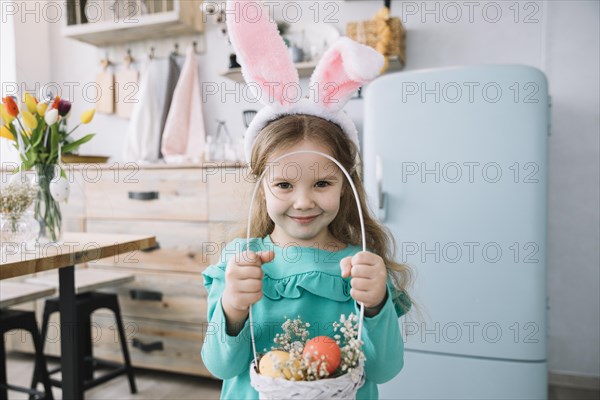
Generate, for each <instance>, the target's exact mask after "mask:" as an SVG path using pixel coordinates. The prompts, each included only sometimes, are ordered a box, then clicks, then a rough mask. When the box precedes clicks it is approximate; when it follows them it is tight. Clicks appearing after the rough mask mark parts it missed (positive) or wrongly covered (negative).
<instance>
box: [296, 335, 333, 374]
mask: <svg viewBox="0 0 600 400" xmlns="http://www.w3.org/2000/svg"><path fill="white" fill-rule="evenodd" d="M302 356H303V357H307V356H310V360H311V361H316V360H320V359H321V357H322V356H323V357H324V361H323V362H324V363H325V365H326V367H325V368H326V369H327V372H329V373H330V374H331V373H333V372H334V371H335V370H336V369H337V367H338V366H339V365H340V362H341V360H342V351H341V350H340V346H338V345H337V343H336V342H335V340H333V339H332V338H330V337H329V336H317V337H316V338H313V339H310V340H309V341H308V342H306V346H304V351H303V352H302ZM320 366H321V365H320V364H319V367H320Z"/></svg>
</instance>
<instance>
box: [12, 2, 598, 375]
mask: <svg viewBox="0 0 600 400" xmlns="http://www.w3.org/2000/svg"><path fill="white" fill-rule="evenodd" d="M465 3H466V2H456V3H454V4H458V6H459V8H460V10H461V12H462V15H461V16H460V17H458V18H456V13H455V12H456V8H454V9H453V8H451V7H449V6H447V4H448V2H435V1H429V2H425V4H424V3H423V2H421V1H418V2H417V1H414V2H413V1H402V2H401V1H393V2H392V14H393V15H396V16H400V17H401V18H402V19H403V22H404V25H405V27H406V29H407V30H408V33H407V65H406V70H412V69H420V68H435V67H443V66H452V65H461V64H489V63H519V64H527V65H531V66H534V67H537V68H539V69H541V70H542V71H544V72H545V73H546V74H547V76H548V79H549V82H550V92H551V95H552V102H553V109H552V136H551V137H550V189H549V190H550V193H549V196H550V211H549V238H548V239H549V242H548V248H549V253H548V289H549V292H548V293H549V297H550V307H551V308H550V336H549V366H550V367H549V368H550V370H552V371H555V372H569V373H575V374H583V375H593V376H598V375H600V370H599V362H598V361H599V358H600V354H599V350H598V348H599V346H598V343H599V342H600V333H599V313H600V304H599V293H600V288H599V282H600V277H599V267H598V266H599V265H600V257H599V253H598V243H599V241H600V234H599V231H598V229H599V226H600V217H599V211H598V204H599V201H600V199H599V193H598V182H599V179H600V177H599V172H598V168H599V167H598V158H599V144H598V138H599V121H598V109H599V104H598V87H599V78H598V71H599V69H600V68H599V67H600V66H599V61H598V57H599V51H598V49H599V48H600V44H599V43H598V41H599V39H598V38H599V36H600V34H599V31H598V15H599V3H598V2H596V1H594V0H590V1H554V0H553V1H547V2H545V1H533V2H525V1H521V2H519V3H516V4H517V7H515V2H512V1H510V2H507V1H500V2H496V3H494V2H490V1H484V2H475V5H474V6H473V7H474V8H472V11H473V14H472V19H471V16H470V9H469V8H468V6H466V5H464V4H465ZM298 4H300V5H301V7H302V18H301V20H300V21H299V22H298V24H303V25H311V24H314V23H315V14H314V12H315V10H316V9H319V10H320V15H319V18H318V19H317V22H318V23H319V24H322V23H324V22H323V19H324V17H325V15H330V13H331V12H333V15H331V17H332V18H334V19H337V20H338V22H336V23H334V24H333V25H334V26H336V27H337V28H338V29H339V30H340V32H343V31H344V30H345V25H346V23H347V22H348V21H354V20H362V19H367V18H370V17H371V16H372V15H374V14H375V12H376V11H377V10H378V9H379V8H380V7H381V4H382V3H381V2H380V1H347V2H346V1H328V2H321V3H317V2H315V1H308V0H307V1H302V2H299V3H298ZM325 5H328V6H327V7H328V8H325ZM332 5H333V6H332ZM336 5H337V7H338V9H337V10H336V9H335V8H332V7H336ZM495 6H498V7H500V8H501V11H502V16H501V17H500V18H499V21H497V22H491V20H493V19H494V18H495V9H496V8H495ZM436 7H437V10H438V11H437V15H438V17H439V19H438V20H437V21H436V13H435V12H434V13H430V14H427V13H425V10H426V9H427V10H435V9H436ZM511 7H512V8H511ZM281 9H282V8H281V7H280V8H277V7H276V10H277V11H278V12H279V11H281ZM517 9H518V10H519V14H518V19H517V20H516V21H515V16H516V14H515V11H516V10H517ZM483 10H486V11H487V13H486V14H484V13H483ZM527 16H529V17H530V21H529V22H528V23H525V21H524V20H525V19H526V17H527ZM455 18H456V20H455ZM486 18H487V19H486ZM453 20H455V22H452V21H453ZM536 20H537V21H536ZM63 24H66V22H65V21H64V20H62V21H60V23H51V24H48V28H49V36H48V37H49V40H50V47H49V49H50V56H49V59H44V58H42V57H37V56H36V59H37V60H38V62H37V63H34V64H33V65H34V66H36V67H37V68H39V76H41V77H44V79H46V77H47V76H48V75H47V74H48V69H47V68H48V65H49V67H50V69H49V74H50V79H51V80H52V81H54V82H59V83H61V84H63V85H64V84H65V83H67V82H74V83H79V84H80V86H79V87H80V88H81V87H82V86H84V84H85V83H87V82H94V80H95V74H96V73H97V72H98V71H99V60H100V58H101V56H102V54H103V51H102V50H97V49H95V48H94V47H92V46H89V45H87V44H82V43H79V42H76V41H73V40H69V39H64V38H62V36H61V29H62V26H63ZM27 27H32V29H40V30H42V29H43V28H33V23H32V22H30V21H27ZM202 40H203V46H204V48H205V50H206V52H205V53H204V54H202V55H201V56H200V57H199V63H200V79H201V80H202V81H203V82H215V83H217V84H218V85H221V84H223V85H225V86H224V87H225V88H226V89H227V90H233V91H235V88H236V87H237V86H236V84H234V83H233V82H232V81H229V80H226V79H223V78H221V76H220V75H219V73H220V72H221V71H224V70H225V69H226V68H227V63H228V53H229V52H230V48H229V47H228V45H227V43H226V41H225V39H223V38H222V37H221V36H220V33H219V27H218V26H216V24H215V23H214V21H213V20H212V19H211V20H209V22H208V24H207V26H206V33H205V35H204V36H203V37H202ZM31 41H32V36H31V35H30V34H29V33H27V34H26V33H25V32H24V31H23V30H17V48H19V47H22V46H27V45H29V46H30V45H31V44H30V43H31ZM156 43H157V44H159V45H160V46H162V48H165V47H169V46H170V45H171V43H173V40H170V39H165V40H164V41H162V42H160V41H157V42H156ZM109 50H115V49H109ZM121 51H123V49H121ZM160 55H164V53H163V54H159V56H160ZM136 56H141V55H140V54H135V53H134V57H136ZM18 57H19V56H18ZM21 57H26V55H21ZM23 60H24V58H18V59H17V64H21V65H22V63H23ZM48 62H49V64H48ZM22 67H23V66H22ZM73 100H74V102H75V103H74V110H73V111H74V112H75V114H76V115H77V114H79V113H80V112H81V111H83V110H84V109H86V108H88V107H89V104H85V102H84V100H83V96H82V93H81V91H80V90H79V91H78V90H76V91H75V96H74V98H73ZM252 107H254V106H253V105H252V104H251V103H247V102H244V101H240V102H236V101H235V100H234V99H233V95H229V97H228V98H227V99H226V101H221V100H220V99H219V96H213V97H210V98H208V99H207V101H206V103H205V104H204V115H205V124H206V130H207V133H208V134H214V133H215V130H216V123H215V119H217V118H218V119H225V120H227V121H228V126H229V129H230V131H231V132H232V134H235V135H238V137H239V136H241V133H242V132H243V124H242V114H241V111H242V110H244V109H246V108H252ZM347 109H348V110H349V112H350V113H351V115H352V116H353V117H354V118H355V119H356V121H357V123H358V125H359V126H360V124H361V121H362V116H361V113H362V108H361V101H360V100H353V101H351V102H350V103H349V104H348V106H347ZM91 127H93V128H94V131H96V132H97V133H98V135H97V137H96V138H94V140H93V141H92V142H90V143H88V144H86V145H84V146H83V147H82V151H81V152H82V153H84V154H106V155H111V156H112V157H113V160H118V159H119V158H120V156H121V154H122V152H123V146H124V143H125V132H126V128H127V121H126V120H123V119H120V118H117V117H114V116H103V115H98V116H97V117H96V119H95V120H94V122H93V124H92V126H91ZM83 133H85V132H83V131H82V132H81V134H83Z"/></svg>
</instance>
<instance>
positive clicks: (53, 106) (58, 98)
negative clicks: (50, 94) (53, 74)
mask: <svg viewBox="0 0 600 400" xmlns="http://www.w3.org/2000/svg"><path fill="white" fill-rule="evenodd" d="M58 103H60V97H59V96H56V98H55V99H54V103H52V108H56V109H57V110H58Z"/></svg>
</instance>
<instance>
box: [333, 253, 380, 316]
mask: <svg viewBox="0 0 600 400" xmlns="http://www.w3.org/2000/svg"><path fill="white" fill-rule="evenodd" d="M340 268H341V270H342V277H343V278H346V277H348V276H352V279H351V280H350V285H351V286H352V289H350V296H352V298H353V299H354V300H356V301H357V302H361V303H363V304H364V305H365V313H366V314H370V315H368V316H373V315H377V314H378V313H379V310H380V309H381V307H383V303H384V301H385V300H386V294H387V286H386V282H387V270H386V268H385V264H384V263H383V258H381V257H379V256H378V255H377V254H374V253H371V252H368V251H361V252H359V253H356V254H355V255H354V256H348V257H345V258H343V259H342V260H341V261H340ZM367 308H369V309H371V310H366V309H367Z"/></svg>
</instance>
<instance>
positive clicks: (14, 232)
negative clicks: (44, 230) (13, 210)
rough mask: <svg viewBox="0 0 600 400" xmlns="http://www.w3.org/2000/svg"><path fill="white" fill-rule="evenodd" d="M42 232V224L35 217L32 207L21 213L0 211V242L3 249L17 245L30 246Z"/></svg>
mask: <svg viewBox="0 0 600 400" xmlns="http://www.w3.org/2000/svg"><path fill="white" fill-rule="evenodd" d="M39 234H40V224H39V222H38V221H37V220H36V219H35V217H34V213H33V210H32V209H29V210H26V211H25V212H23V213H21V214H20V215H16V214H10V213H0V243H1V244H2V249H5V248H6V247H8V246H15V247H16V248H17V249H21V247H22V246H26V247H29V246H30V245H32V244H34V243H35V242H36V240H37V238H38V236H39Z"/></svg>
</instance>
